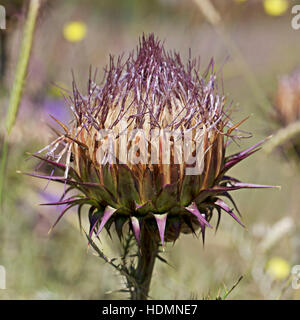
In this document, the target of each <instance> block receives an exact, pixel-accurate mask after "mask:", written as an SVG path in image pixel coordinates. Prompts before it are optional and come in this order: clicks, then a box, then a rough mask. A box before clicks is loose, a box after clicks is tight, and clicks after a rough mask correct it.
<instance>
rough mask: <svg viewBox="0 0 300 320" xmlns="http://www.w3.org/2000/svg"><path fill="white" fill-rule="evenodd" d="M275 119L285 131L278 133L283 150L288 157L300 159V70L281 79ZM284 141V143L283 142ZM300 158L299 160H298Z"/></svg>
mask: <svg viewBox="0 0 300 320" xmlns="http://www.w3.org/2000/svg"><path fill="white" fill-rule="evenodd" d="M275 112H276V114H275V119H276V121H277V123H279V125H280V126H281V127H283V128H284V129H282V130H281V131H280V132H279V133H278V138H277V139H275V142H276V141H277V140H278V141H279V142H282V146H281V150H282V151H284V153H285V154H288V155H291V156H293V155H296V159H297V160H298V159H299V158H300V136H299V123H300V70H299V69H298V70H295V71H294V72H293V73H291V74H290V75H285V76H283V77H281V78H280V79H279V81H278V89H277V94H276V102H275ZM281 140H282V141H281ZM297 156H298V158H297Z"/></svg>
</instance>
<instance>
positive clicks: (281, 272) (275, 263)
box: [266, 257, 291, 280]
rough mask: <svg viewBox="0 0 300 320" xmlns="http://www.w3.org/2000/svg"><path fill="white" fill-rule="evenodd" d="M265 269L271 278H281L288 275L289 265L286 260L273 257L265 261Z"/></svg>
mask: <svg viewBox="0 0 300 320" xmlns="http://www.w3.org/2000/svg"><path fill="white" fill-rule="evenodd" d="M266 270H267V272H268V274H269V275H270V276H271V277H272V278H273V279H275V280H283V279H285V278H287V277H288V276H289V274H290V270H291V266H290V264H289V263H288V262H287V261H286V260H284V259H282V258H280V257H273V258H271V259H270V260H269V261H268V262H267V266H266Z"/></svg>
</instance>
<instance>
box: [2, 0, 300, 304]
mask: <svg viewBox="0 0 300 320" xmlns="http://www.w3.org/2000/svg"><path fill="white" fill-rule="evenodd" d="M4 2H5V1H4ZM287 2H288V5H289V9H288V10H286V11H283V12H281V13H280V15H278V16H277V15H270V14H269V13H270V12H268V11H266V9H265V7H266V5H265V6H263V3H262V1H254V0H253V1H252V0H248V1H233V0H232V1H231V0H228V1H221V0H219V1H217V0H216V1H213V3H214V5H215V7H216V8H217V10H218V11H219V13H220V15H221V18H222V22H223V24H224V26H225V28H226V32H227V33H228V34H229V35H230V37H231V38H232V40H233V41H234V42H235V44H236V45H237V46H238V48H239V49H240V51H241V53H242V55H243V59H244V60H245V61H246V63H247V64H248V66H249V69H250V70H251V72H252V73H253V77H255V79H256V81H257V84H258V86H259V87H260V88H261V90H262V91H263V92H264V94H265V95H266V97H267V98H268V99H269V101H270V103H269V104H267V105H265V106H262V105H261V103H259V102H258V101H257V99H256V97H255V95H254V94H253V92H252V90H251V88H249V85H248V83H247V81H246V79H245V75H244V74H243V72H242V71H241V69H240V68H239V64H238V62H237V60H236V59H235V57H234V56H232V55H229V51H230V50H229V49H228V47H227V46H226V44H224V41H223V39H221V38H220V35H219V34H218V33H216V31H215V30H214V29H213V27H212V26H211V25H210V24H209V23H207V22H206V18H205V16H204V15H203V14H202V13H201V12H200V10H199V9H198V7H197V6H196V5H195V2H194V1H192V0H187V1H179V0H155V1H154V0H152V1H148V0H126V1H125V0H118V1H116V0H115V1H96V0H87V1H79V0H76V1H70V0H68V1H48V2H45V3H44V5H43V7H42V9H41V12H40V16H39V19H38V27H37V30H36V34H35V42H34V47H33V52H32V56H31V60H30V65H29V72H28V76H27V81H26V87H25V90H24V95H23V98H22V102H21V106H20V111H19V114H18V118H17V123H16V125H15V127H14V129H13V131H12V134H11V137H10V139H9V154H8V165H7V169H6V177H5V189H4V196H5V198H4V207H3V210H2V212H1V216H0V265H3V266H5V268H6V272H7V283H6V286H7V289H6V290H0V299H116V298H124V297H125V296H124V295H122V293H118V292H114V290H118V289H121V288H122V280H121V279H120V277H119V276H118V275H115V273H114V272H113V270H112V269H111V268H110V266H109V265H105V264H103V262H102V261H101V260H100V259H99V258H97V257H95V256H94V255H93V252H92V250H90V248H88V246H87V240H86V238H85V236H84V235H83V234H80V232H79V228H78V221H77V215H76V211H75V210H74V211H73V212H71V211H70V212H69V213H68V215H67V216H66V217H64V219H62V221H61V222H60V223H59V224H58V225H57V226H56V228H55V229H54V230H53V232H52V233H51V234H50V235H48V230H49V228H50V227H51V225H52V223H53V222H54V221H55V219H56V218H57V216H58V214H59V211H58V210H57V208H55V207H48V208H47V207H41V206H38V205H37V204H38V203H42V202H45V200H47V199H48V198H49V197H51V198H53V199H58V198H59V196H60V194H61V189H60V188H59V186H58V185H56V184H54V183H53V184H52V183H50V185H49V186H48V188H47V190H46V191H43V190H44V188H45V186H46V183H45V182H40V181H36V180H35V179H32V178H29V177H24V176H22V175H18V174H17V173H16V171H17V170H22V171H32V170H33V169H34V166H35V165H36V163H35V161H33V160H30V161H26V158H27V157H28V156H27V155H26V152H28V151H29V152H34V151H37V150H38V149H40V148H41V147H43V146H44V145H46V144H47V143H48V142H49V140H50V137H51V134H52V131H51V129H50V128H49V126H48V124H50V125H52V126H54V125H55V124H54V122H53V120H52V119H51V118H50V117H49V115H48V114H49V113H50V114H53V115H55V116H56V117H57V118H58V119H60V120H64V122H67V121H68V119H69V116H70V115H69V111H68V110H69V108H68V107H66V106H64V100H63V98H62V96H61V94H60V92H59V91H60V90H59V89H58V88H57V87H55V86H54V85H53V82H55V83H57V84H58V85H59V86H61V87H63V88H67V89H71V82H72V74H71V70H73V71H74V74H75V78H76V81H77V83H78V86H79V87H81V88H85V86H86V83H87V77H88V73H89V67H90V65H91V66H93V67H96V68H98V70H99V71H98V81H101V79H102V78H101V75H102V74H103V68H104V67H105V65H106V64H107V63H108V62H109V54H112V55H118V54H120V53H122V52H123V51H125V52H126V51H127V52H128V51H129V50H131V48H133V47H135V45H136V43H137V40H138V38H139V36H141V34H142V33H143V32H144V33H150V32H154V33H155V34H156V35H157V36H158V37H159V38H160V39H162V40H164V41H165V43H166V47H167V48H170V49H173V48H176V50H177V51H180V53H181V54H182V56H183V57H187V56H188V54H189V48H191V50H192V54H193V55H194V56H198V55H200V56H201V63H202V66H203V69H204V68H205V67H206V65H207V63H208V61H209V60H210V59H211V57H214V58H215V60H216V67H217V68H219V69H220V70H221V69H222V71H223V79H224V86H225V92H226V94H227V95H228V101H230V100H231V99H232V100H233V101H234V104H233V105H234V108H235V109H236V112H235V113H233V114H232V117H233V119H234V120H235V121H239V120H241V119H243V118H245V117H246V116H248V115H251V117H250V119H249V120H248V121H247V122H246V123H245V124H244V125H243V128H242V129H243V130H245V131H249V132H251V133H253V137H252V138H251V139H246V140H242V141H240V143H239V145H232V147H231V151H232V152H235V151H237V150H239V149H241V148H246V147H248V146H250V145H251V144H253V143H254V142H257V141H259V140H260V139H262V138H263V137H266V136H267V135H269V134H270V133H272V132H273V131H274V130H276V129H277V126H276V123H275V124H273V123H272V121H271V116H270V115H271V114H272V110H271V107H270V106H272V104H273V103H274V100H273V97H274V95H275V92H276V88H277V80H278V77H279V76H281V75H282V74H286V73H289V72H290V71H292V70H293V69H295V68H297V67H299V65H300V58H299V57H300V54H299V53H300V42H299V36H300V30H298V31H297V30H293V29H292V27H291V19H292V15H291V13H290V6H292V5H295V4H296V3H297V2H296V1H287ZM12 4H15V6H12ZM5 5H6V4H5V3H4V6H5ZM23 5H24V1H9V10H7V13H8V14H9V21H10V23H9V24H8V28H7V30H1V31H0V32H1V57H2V59H1V63H2V65H1V72H2V77H1V87H0V103H1V108H0V119H1V137H0V148H1V151H2V143H3V137H4V127H5V122H4V119H5V116H6V114H7V106H8V100H9V94H10V90H11V85H12V81H13V78H14V74H15V70H16V68H15V66H16V61H17V58H18V52H19V49H20V42H21V35H22V28H23V25H24V11H25V10H26V6H23ZM269 5H270V4H269ZM7 6H8V4H7ZM7 8H8V7H7ZM72 23H73V25H72ZM74 23H75V24H74ZM72 26H73V29H72ZM67 28H69V29H68V30H67ZM70 28H71V29H70ZM76 32H77V33H76ZM78 33H80V34H78ZM74 39H75V40H74ZM4 58H5V59H4ZM233 171H234V173H235V174H236V176H238V177H240V178H241V180H243V181H249V182H253V183H262V184H276V185H281V187H282V188H281V190H280V191H278V190H257V191H255V190H254V191H253V190H251V191H235V192H236V197H235V199H236V202H237V204H238V206H239V209H240V211H241V212H242V214H243V221H244V223H245V224H246V225H247V230H245V229H243V228H242V227H240V226H238V225H237V224H236V223H234V221H233V219H231V218H230V217H229V216H223V217H222V221H221V226H220V228H219V230H218V231H217V233H216V234H214V231H211V230H208V232H207V238H206V244H205V247H204V249H203V246H202V243H201V240H200V239H196V238H194V237H192V236H181V238H180V240H179V241H178V242H177V243H176V244H175V246H174V247H172V245H168V246H167V247H166V251H165V253H163V254H162V256H163V257H164V258H165V259H166V260H167V261H168V262H169V264H170V265H171V267H170V266H168V265H165V264H163V263H161V262H160V261H158V262H157V265H156V267H155V270H154V276H153V281H152V286H151V292H150V296H151V297H153V298H157V299H189V298H191V297H192V298H198V299H201V298H214V297H216V296H217V295H219V294H220V295H221V296H222V293H224V292H225V291H226V290H225V289H224V285H225V286H226V287H227V288H230V287H232V286H233V285H234V283H236V281H237V280H238V279H239V278H240V276H241V275H243V280H242V281H240V283H239V284H238V285H237V286H236V287H235V288H234V290H233V291H232V292H231V293H230V295H229V296H228V299H229V298H231V299H276V298H280V299H299V298H300V290H295V289H293V288H292V286H291V279H292V275H291V274H290V269H291V268H292V266H294V265H297V264H299V265H300V219H299V209H300V205H299V192H300V184H299V172H297V171H296V168H295V167H294V165H293V163H291V162H290V161H288V159H283V158H282V156H281V155H280V154H276V153H273V154H266V153H265V152H264V151H263V150H262V151H260V152H258V153H257V154H256V155H254V156H253V157H251V158H249V159H248V160H246V161H244V162H242V163H241V164H240V165H239V166H238V167H237V168H235V169H234V170H233ZM46 202H47V201H46ZM214 225H215V224H214ZM84 226H85V227H86V226H87V223H86V221H84ZM113 237H114V236H113ZM101 240H102V242H101V245H102V248H103V250H104V252H105V253H106V254H107V255H108V256H110V257H116V256H118V254H119V253H118V245H117V244H118V240H117V237H114V240H116V241H114V242H112V241H111V240H110V239H109V237H108V236H106V235H105V234H104V235H103V236H102V238H101ZM219 292H220V293H219Z"/></svg>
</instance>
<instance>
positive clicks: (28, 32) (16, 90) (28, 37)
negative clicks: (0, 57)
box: [0, 0, 40, 207]
mask: <svg viewBox="0 0 300 320" xmlns="http://www.w3.org/2000/svg"><path fill="white" fill-rule="evenodd" d="M39 6H40V0H31V1H30V5H29V11H28V16H27V19H26V23H25V27H24V34H23V39H22V44H21V51H20V55H19V59H18V64H17V70H16V75H15V79H14V83H13V88H12V91H11V95H10V101H9V106H8V113H7V118H6V130H7V136H6V137H5V140H4V144H3V150H2V155H1V175H0V207H2V201H3V185H4V175H5V166H6V162H7V149H8V138H9V135H10V133H11V130H12V128H13V126H14V124H15V122H16V117H17V114H18V110H19V105H20V101H21V97H22V92H23V88H24V83H25V78H26V73H27V68H28V62H29V58H30V53H31V48H32V43H33V35H34V30H35V25H36V20H37V14H38V10H39Z"/></svg>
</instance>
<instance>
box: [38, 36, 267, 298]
mask: <svg viewBox="0 0 300 320" xmlns="http://www.w3.org/2000/svg"><path fill="white" fill-rule="evenodd" d="M69 103H70V107H71V110H72V112H73V115H74V119H73V120H72V122H71V124H70V125H69V126H67V125H65V124H62V123H60V121H59V120H57V122H58V123H59V124H60V125H61V127H62V129H63V131H64V133H63V134H61V135H59V136H58V137H57V139H55V140H54V141H53V142H52V143H51V144H49V145H48V146H47V147H45V148H44V149H42V150H41V151H40V152H38V153H37V154H35V157H37V158H39V159H41V160H43V161H44V162H46V163H48V164H49V165H50V166H53V167H55V168H58V169H60V170H61V171H62V173H63V175H62V176H52V175H50V176H43V175H38V174H32V175H33V176H36V177H39V178H44V179H48V180H52V181H57V182H60V183H63V184H66V185H68V188H67V189H66V191H65V193H64V195H63V200H62V201H59V202H55V203H49V205H51V204H52V205H67V206H66V207H65V208H64V210H63V211H62V212H61V214H60V215H59V218H58V219H57V222H58V221H59V220H60V219H61V217H62V216H63V215H64V214H65V213H66V212H67V210H68V209H70V208H72V207H74V206H79V210H80V208H81V207H82V206H83V205H85V204H86V205H88V206H89V207H90V209H89V218H90V234H89V236H90V237H92V235H93V233H96V234H97V235H98V234H100V233H101V231H102V230H103V228H104V227H105V228H106V229H107V230H108V231H110V229H111V226H113V225H114V226H115V230H116V232H117V234H118V235H119V237H120V238H122V236H123V232H124V225H125V224H128V225H129V232H132V233H133V234H134V235H135V238H136V240H137V243H138V245H139V246H140V248H141V250H142V252H143V255H144V257H145V259H144V264H143V263H142V262H141V264H140V265H139V266H138V270H139V271H140V272H143V270H144V269H145V268H146V267H148V266H149V265H151V263H152V262H151V261H153V253H152V252H151V250H153V252H157V251H156V250H157V247H158V244H159V243H161V244H162V245H164V243H165V242H166V241H175V240H176V239H177V238H178V237H179V235H180V234H181V233H195V232H196V231H197V230H199V231H200V232H201V234H202V238H203V241H204V236H205V230H206V228H207V227H212V226H211V225H210V223H209V221H210V220H211V217H212V215H213V212H214V211H216V213H217V214H218V217H219V218H220V216H221V213H222V212H225V214H227V215H228V216H231V217H232V218H233V219H235V220H236V221H237V222H238V223H240V224H242V222H241V221H240V220H239V218H238V217H237V215H236V214H235V213H234V212H233V210H232V209H231V208H230V206H229V205H228V204H226V202H225V200H226V199H227V200H228V201H229V202H231V203H232V205H233V207H235V203H234V201H233V199H232V197H231V195H230V192H231V191H233V190H237V189H243V188H264V187H269V186H262V185H254V184H247V183H242V182H240V181H239V180H237V179H236V178H233V177H231V176H229V175H228V173H227V172H228V170H229V169H230V168H232V167H233V166H235V165H236V164H238V163H239V162H240V161H242V160H243V159H245V158H247V157H249V156H250V155H251V154H253V153H254V152H256V151H257V150H258V149H259V146H260V144H261V143H262V142H260V143H258V144H256V145H254V146H252V147H250V148H249V149H247V150H244V151H242V152H239V153H236V154H233V155H229V156H226V155H225V153H226V146H227V145H228V142H229V141H230V140H234V139H236V138H238V136H237V135H234V132H236V131H237V127H238V126H239V125H240V124H241V123H242V122H243V121H241V122H240V123H238V124H235V125H234V124H233V123H232V122H231V121H230V118H229V113H226V110H229V108H230V106H226V99H225V97H224V94H223V92H221V90H220V89H219V87H218V84H217V74H216V73H215V71H214V62H213V60H211V62H210V64H209V66H208V68H207V70H206V71H205V72H204V74H201V73H200V72H199V66H198V63H197V60H193V59H191V58H190V59H189V61H188V63H187V65H186V66H185V65H184V64H183V62H182V60H181V58H180V55H179V54H178V53H168V52H166V51H165V49H164V46H163V45H162V43H161V42H160V41H158V40H157V39H155V37H154V36H153V35H150V36H148V37H146V36H143V37H142V38H141V40H140V43H139V46H138V48H137V51H136V52H133V53H131V54H130V55H129V57H128V58H127V60H125V61H123V59H122V58H121V57H119V58H118V59H117V60H116V61H115V60H114V59H113V58H112V57H111V58H110V63H109V66H108V67H107V69H106V70H105V77H104V80H103V83H102V84H100V85H97V84H96V83H95V82H94V79H92V76H90V79H89V80H88V92H87V94H86V95H83V94H81V93H80V92H79V90H78V89H77V87H76V84H75V82H74V83H73V96H72V97H71V98H70V101H69ZM227 112H229V111H227ZM59 145H61V149H58V146H59ZM58 150H59V151H58ZM43 151H47V153H46V156H44V157H42V156H41V155H40V154H41V152H43ZM61 159H64V161H62V160H61ZM74 190H75V191H77V192H78V195H75V196H72V197H67V194H68V192H70V191H73V192H74ZM236 210H237V209H236ZM218 222H219V220H218ZM55 224H56V223H55ZM126 230H128V229H126ZM149 243H152V245H150V244H149ZM155 255H156V253H154V258H155ZM147 259H148V260H147ZM152 267H153V264H152ZM139 271H138V272H139ZM138 272H137V273H138ZM137 278H138V279H139V277H138V276H137ZM142 281H144V282H145V281H146V280H145V279H143V280H141V282H142ZM146 282H147V281H146ZM147 283H148V284H147V285H145V286H144V287H147V286H148V287H149V281H148V282H147ZM146 291H147V290H146ZM143 297H145V295H144V296H143Z"/></svg>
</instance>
